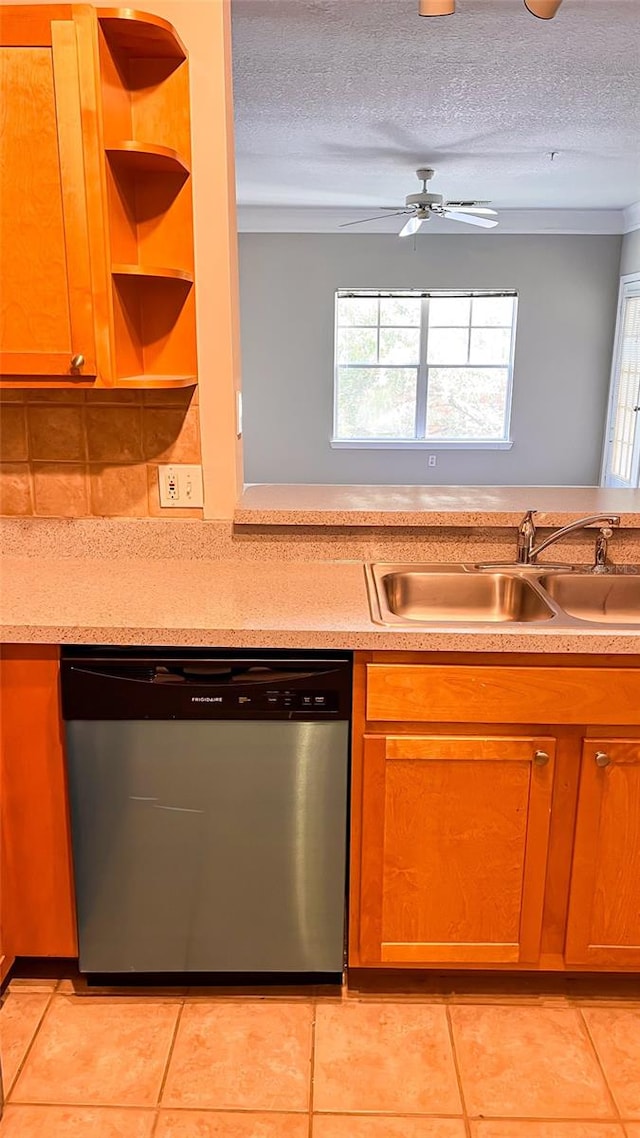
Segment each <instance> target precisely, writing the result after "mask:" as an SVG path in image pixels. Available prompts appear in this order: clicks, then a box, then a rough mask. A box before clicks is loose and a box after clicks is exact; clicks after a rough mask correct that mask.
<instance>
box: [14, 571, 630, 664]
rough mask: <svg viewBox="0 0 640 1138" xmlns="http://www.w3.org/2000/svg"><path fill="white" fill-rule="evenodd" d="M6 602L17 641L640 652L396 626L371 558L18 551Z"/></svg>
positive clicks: (506, 633) (504, 629)
mask: <svg viewBox="0 0 640 1138" xmlns="http://www.w3.org/2000/svg"><path fill="white" fill-rule="evenodd" d="M0 600H1V604H0V614H1V616H0V638H1V639H2V641H4V642H5V643H22V642H27V643H32V644H62V643H82V644H140V645H175V646H180V645H185V646H189V645H192V646H197V645H209V646H212V647H237V648H241V647H249V648H253V647H274V648H282V647H291V648H351V649H358V648H359V649H384V650H393V649H401V650H407V649H413V650H425V651H462V652H466V651H478V652H479V651H485V652H490V651H491V652H495V651H502V652H589V653H591V652H593V653H625V654H632V653H640V629H639V630H638V632H629V631H624V632H623V631H616V630H615V629H611V628H607V627H606V626H603V628H602V630H600V629H597V630H595V631H594V630H593V629H592V628H586V629H584V630H582V629H579V630H575V629H571V630H568V629H563V630H561V629H555V630H554V629H552V628H550V627H549V626H546V627H543V626H537V627H535V628H533V627H531V625H529V626H527V627H523V626H522V625H520V626H518V627H517V628H516V627H514V626H504V625H503V626H501V627H499V628H498V627H492V628H489V629H487V627H486V626H484V627H477V626H476V627H475V628H473V627H471V626H461V625H454V626H451V625H450V626H438V627H437V628H436V627H433V628H432V629H424V628H421V629H404V628H403V629H401V630H397V629H395V628H385V627H383V626H380V625H376V624H374V623H373V622H372V620H371V616H370V612H369V604H368V599H367V592H366V585H365V576H364V567H363V563H362V562H361V561H329V560H326V561H304V562H302V561H297V562H296V561H289V562H286V561H266V562H263V563H256V562H255V561H253V562H252V561H231V560H228V561H207V560H199V561H194V560H178V559H176V560H168V559H166V560H165V559H156V560H146V559H145V560H143V559H138V560H136V559H123V558H120V559H109V560H104V559H100V560H98V559H95V558H90V557H88V558H72V557H66V558H60V559H58V560H56V559H51V558H49V559H47V560H44V559H42V558H40V557H20V558H17V557H9V558H5V559H4V561H3V563H2V575H1V578H0Z"/></svg>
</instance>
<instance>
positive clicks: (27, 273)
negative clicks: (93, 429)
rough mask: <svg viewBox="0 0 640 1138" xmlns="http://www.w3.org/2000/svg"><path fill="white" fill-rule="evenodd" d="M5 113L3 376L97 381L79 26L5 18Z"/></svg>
mask: <svg viewBox="0 0 640 1138" xmlns="http://www.w3.org/2000/svg"><path fill="white" fill-rule="evenodd" d="M0 106H1V107H2V114H1V115H0V148H1V149H0V170H1V185H0V203H1V209H0V248H1V249H2V294H1V300H0V375H2V376H3V377H5V378H6V377H11V376H16V377H17V376H34V377H37V376H51V377H53V378H55V377H67V378H69V379H70V380H73V379H74V378H75V379H78V378H80V377H84V376H89V377H91V376H94V375H95V374H96V363H95V347H94V326H93V304H92V293H91V277H90V261H89V238H88V218H87V202H86V192H85V175H84V164H83V136H82V116H81V105H80V88H79V68H78V48H77V41H76V28H75V24H74V23H73V21H71V20H53V21H52V20H48V19H44V18H42V17H41V18H39V19H35V17H33V16H30V13H29V9H23V10H22V11H21V10H20V9H17V10H16V9H14V10H13V12H10V13H8V14H7V16H6V18H5V17H3V21H2V32H1V34H0ZM78 356H80V357H84V363H83V364H82V365H81V366H74V365H73V364H72V362H71V361H72V359H73V357H78Z"/></svg>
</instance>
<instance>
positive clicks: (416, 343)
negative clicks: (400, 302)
mask: <svg viewBox="0 0 640 1138" xmlns="http://www.w3.org/2000/svg"><path fill="white" fill-rule="evenodd" d="M419 361H420V329H419V328H381V329H380V363H381V364H416V365H417V364H418V363H419Z"/></svg>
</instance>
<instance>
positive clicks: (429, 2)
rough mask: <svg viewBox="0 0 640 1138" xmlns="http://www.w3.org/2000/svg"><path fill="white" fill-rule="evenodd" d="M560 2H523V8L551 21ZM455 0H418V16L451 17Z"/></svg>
mask: <svg viewBox="0 0 640 1138" xmlns="http://www.w3.org/2000/svg"><path fill="white" fill-rule="evenodd" d="M561 4H562V0H524V6H525V8H526V9H527V11H528V12H531V14H532V15H533V16H537V17H538V19H539V20H552V19H553V17H554V16H555V14H556V12H557V11H558V8H559V7H560V5H561ZM455 10H456V0H418V15H419V16H452V15H453V13H454V12H455Z"/></svg>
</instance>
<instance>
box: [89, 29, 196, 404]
mask: <svg viewBox="0 0 640 1138" xmlns="http://www.w3.org/2000/svg"><path fill="white" fill-rule="evenodd" d="M98 43H99V57H100V83H101V91H102V130H103V140H104V171H105V182H106V194H107V218H108V233H109V243H108V245H109V271H110V274H111V303H112V307H113V344H112V349H113V350H112V371H113V375H112V381H113V383H114V384H115V385H116V386H119V385H127V386H144V385H149V386H172V387H175V386H192V385H193V384H194V383H195V382H196V376H197V360H196V327H195V298H194V289H193V271H194V256H193V207H192V198H191V139H190V116H189V70H188V68H189V64H188V59H187V53H186V50H185V48H184V46H183V44H182V43H181V41H180V39H179V38H178V36H177V35H176V33H175V31H174V29H173V28H172V27H171V25H170V24H168V23H167V22H166V21H164V20H162V19H161V18H160V17H157V16H150V15H145V14H142V13H139V12H136V11H135V10H132V9H129V8H119V9H118V8H108V9H105V8H99V9H98Z"/></svg>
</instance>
